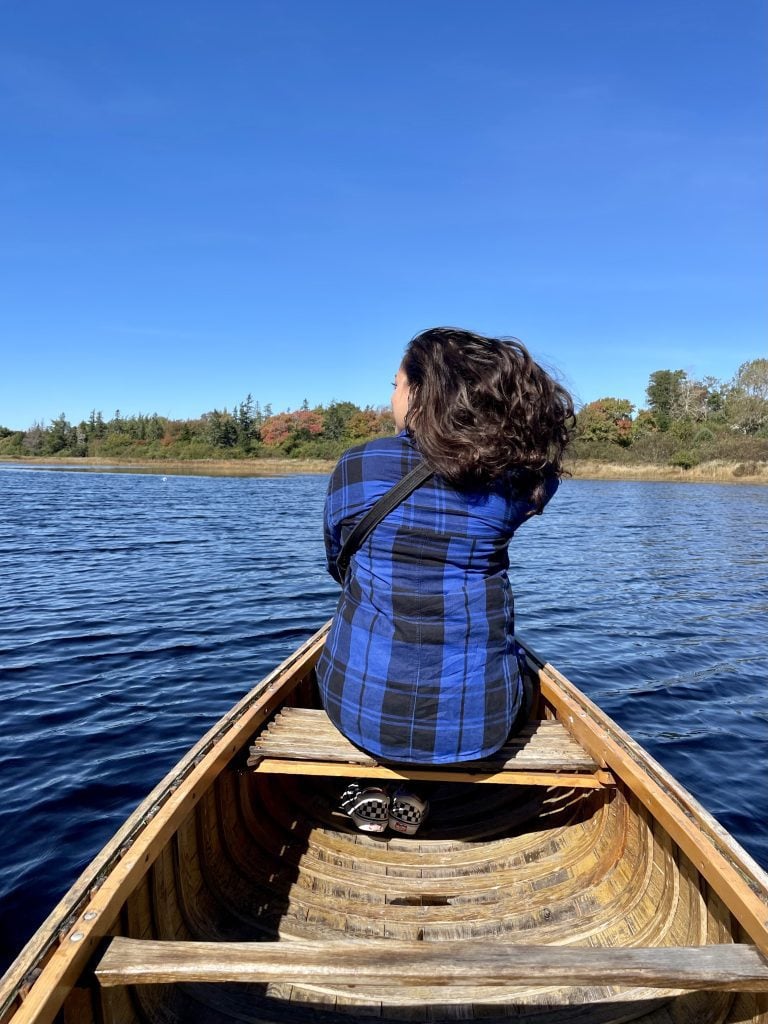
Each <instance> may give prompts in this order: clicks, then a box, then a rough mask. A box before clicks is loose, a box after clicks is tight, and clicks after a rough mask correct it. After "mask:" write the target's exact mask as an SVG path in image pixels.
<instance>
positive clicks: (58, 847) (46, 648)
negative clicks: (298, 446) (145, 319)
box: [0, 466, 768, 969]
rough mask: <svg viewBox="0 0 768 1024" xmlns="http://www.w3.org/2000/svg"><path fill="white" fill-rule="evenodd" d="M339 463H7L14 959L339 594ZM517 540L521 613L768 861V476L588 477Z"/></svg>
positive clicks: (9, 911)
mask: <svg viewBox="0 0 768 1024" xmlns="http://www.w3.org/2000/svg"><path fill="white" fill-rule="evenodd" d="M325 484H326V481H325V480H324V479H323V478H322V477H317V476H295V477H288V478H285V477H282V478H268V479H264V478H261V479H242V478H238V479H233V478H226V477H224V478H222V477H188V476H167V477H162V476H158V475H139V474H131V473H120V474H116V473H108V472H89V473H73V472H61V471H48V470H41V469H34V470H33V469H28V468H22V467H16V466H0V697H2V742H1V743H0V794H1V797H0V969H1V968H3V967H5V966H6V965H7V963H8V962H9V960H10V959H11V958H12V957H13V956H14V955H15V954H16V953H17V952H18V950H19V948H20V947H21V945H22V944H23V943H24V941H26V939H27V938H28V937H29V935H30V934H31V933H32V931H34V929H35V928H36V927H37V926H38V925H39V924H40V922H41V921H42V920H43V918H44V917H45V916H46V914H47V912H48V911H49V910H50V909H51V908H52V906H53V905H54V903H55V902H56V901H57V900H58V899H59V897H60V896H61V895H62V894H63V893H64V891H65V890H66V889H67V888H68V886H69V885H70V884H71V882H72V881H73V880H74V879H75V878H76V877H77V875H78V873H79V872H80V870H81V869H82V868H83V867H84V866H85V865H86V864H87V863H88V861H89V860H90V859H91V858H92V856H93V855H94V854H95V853H96V852H97V851H98V850H99V849H100V847H101V846H102V845H103V844H104V842H105V841H106V840H107V839H108V838H109V836H110V835H111V834H112V833H113V832H114V831H115V829H116V828H117V826H118V825H119V824H120V823H121V822H122V821H123V819H124V818H125V817H126V816H127V814H128V813H129V812H130V811H131V810H132V809H133V808H134V806H135V805H136V804H137V803H138V802H139V801H140V800H141V799H142V797H143V796H144V795H145V794H146V793H147V792H148V791H149V790H150V788H151V787H152V786H153V785H154V784H155V783H156V782H157V781H158V780H159V779H160V778H161V777H162V776H163V775H164V774H165V773H166V771H167V770H168V769H169V768H170V767H171V766H172V765H173V764H174V763H175V762H176V761H177V760H178V758H179V757H180V756H181V754H182V753H183V752H184V751H185V750H186V749H187V748H188V747H189V746H190V745H191V744H192V742H194V741H195V740H196V739H198V738H199V736H200V735H202V733H203V732H204V731H205V730H206V729H207V728H208V727H209V726H210V725H211V724H212V723H213V722H214V721H215V720H216V719H217V718H218V717H219V716H220V715H221V714H222V713H223V712H224V711H225V710H226V709H227V708H229V707H230V706H231V705H232V704H233V703H234V702H235V701H236V700H237V699H239V697H241V696H242V694H243V693H244V692H246V691H247V690H248V689H250V687H251V686H252V685H253V684H254V683H255V682H257V681H258V680H259V678H260V677H261V676H262V675H264V674H266V672H267V671H269V670H270V669H271V668H273V667H274V666H275V665H276V664H278V663H279V662H280V661H281V660H282V659H283V658H284V657H286V656H287V655H288V654H290V652H291V651H292V650H293V649H294V648H295V647H296V646H298V644H299V643H300V642H301V641H303V640H304V639H305V638H306V637H308V636H309V635H310V634H311V633H312V632H314V630H315V629H316V628H318V627H319V626H320V625H321V624H322V623H323V622H324V621H325V620H326V619H328V618H329V617H330V616H331V614H332V613H333V609H334V606H335V602H336V598H337V593H338V591H337V587H336V584H335V583H334V582H333V581H332V580H331V579H330V577H328V576H327V575H326V573H325V569H324V557H323V546H322V536H321V528H320V522H321V511H322V504H323V497H324V491H325ZM510 554H511V560H512V569H511V572H510V575H511V578H512V581H513V586H514V590H515V594H516V608H517V623H518V631H519V633H520V635H521V636H522V637H523V638H524V639H526V640H527V641H528V642H529V643H530V644H531V645H532V646H533V647H534V649H536V650H537V651H538V653H540V654H544V655H546V656H547V658H548V659H549V660H550V661H552V662H553V663H554V664H556V665H557V666H558V667H559V668H560V669H561V670H563V671H564V672H565V674H566V675H568V676H569V677H570V678H571V679H573V681H574V682H575V683H577V684H578V685H579V686H581V687H582V688H583V689H584V690H585V691H586V692H587V693H588V694H589V695H590V696H591V697H592V698H593V699H595V700H596V701H597V702H598V703H599V704H601V705H602V707H603V708H604V709H605V710H606V711H607V712H608V713H609V714H610V715H612V716H613V717H614V718H615V719H617V721H618V722H619V723H620V724H621V725H622V726H623V727H624V728H626V729H628V730H629V731H630V732H631V733H632V734H633V735H634V737H635V738H636V739H637V740H639V742H640V743H642V744H643V745H644V746H645V747H647V748H648V749H649V750H650V751H651V753H652V754H654V756H656V757H657V758H658V760H659V761H661V762H662V764H663V765H664V766H665V767H666V768H668V769H669V770H670V771H671V772H672V773H673V774H675V775H676V776H677V777H678V778H679V779H680V781H681V782H682V783H683V784H684V785H685V786H687V787H688V788H689V789H690V790H691V791H692V792H693V793H694V795H695V796H697V797H698V799H699V800H700V801H701V802H702V803H703V804H704V805H705V806H706V807H707V808H708V809H709V810H710V811H711V812H712V813H714V814H715V815H716V816H717V817H718V818H719V819H720V821H721V822H722V823H723V824H724V825H725V826H726V827H727V828H728V829H729V830H731V831H732V832H733V834H734V835H735V836H736V837H737V839H739V841H740V842H741V843H742V844H743V845H744V846H745V847H746V848H747V850H748V851H749V852H750V853H751V854H752V855H753V856H754V857H755V858H756V859H757V860H758V861H759V862H760V863H762V864H763V866H768V786H767V785H766V782H767V781H768V771H767V770H766V769H767V768H768V750H767V748H768V726H767V721H768V685H767V681H768V615H767V613H768V489H767V488H759V487H748V486H743V487H735V486H726V485H723V486H718V485H703V484H702V485H694V484H689V485H681V484H654V483H613V482H605V481H594V482H591V481H566V482H565V483H564V484H563V486H562V488H561V490H560V492H559V493H558V495H557V496H556V498H555V500H554V501H553V502H552V504H551V506H550V507H549V508H548V510H547V512H546V514H545V515H544V516H542V517H539V518H535V519H533V520H531V521H530V522H529V523H527V524H526V525H525V526H524V527H523V528H522V529H521V530H520V532H519V534H518V536H517V537H516V538H515V539H514V540H513V542H512V546H511V549H510Z"/></svg>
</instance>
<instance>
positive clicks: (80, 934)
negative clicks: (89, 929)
mask: <svg viewBox="0 0 768 1024" xmlns="http://www.w3.org/2000/svg"><path fill="white" fill-rule="evenodd" d="M84 938H85V932H72V934H71V935H70V936H69V941H70V942H79V941H80V940H81V939H84Z"/></svg>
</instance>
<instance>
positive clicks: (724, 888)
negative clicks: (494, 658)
mask: <svg viewBox="0 0 768 1024" xmlns="http://www.w3.org/2000/svg"><path fill="white" fill-rule="evenodd" d="M326 630H327V627H325V628H324V629H322V630H320V631H319V632H318V633H317V634H316V635H315V636H313V637H312V638H311V639H310V640H309V641H308V642H307V643H306V644H305V645H304V646H303V647H301V648H300V649H299V650H298V651H297V652H296V653H295V654H294V655H293V656H292V657H290V658H289V659H288V660H287V661H286V662H285V663H284V664H283V665H281V666H280V667H279V668H278V669H276V670H275V671H274V672H272V673H271V674H270V675H269V676H267V678H266V679H264V680H263V681H262V682H261V683H260V684H259V685H258V686H256V687H255V688H254V689H253V690H252V691H251V692H250V693H249V694H248V695H247V696H246V697H245V698H244V699H243V700H242V701H241V702H240V703H239V704H238V705H237V706H236V707H235V708H233V709H232V711H231V712H229V713H228V714H227V715H226V716H225V717H224V718H223V719H222V720H221V721H220V722H219V723H218V724H217V725H216V726H215V727H214V728H213V729H212V730H211V731H210V732H209V733H208V734H207V735H206V736H205V737H203V739H202V740H201V741H200V742H199V743H198V744H197V745H196V746H195V747H194V748H193V749H192V750H191V751H190V752H189V753H188V754H187V755H186V756H185V757H184V758H183V759H182V761H181V762H180V763H179V764H178V765H177V766H176V768H174V770H173V771H172V772H171V773H170V774H169V775H168V776H167V777H166V778H165V779H164V780H163V781H162V782H161V783H160V784H159V785H158V786H157V787H156V788H155V790H154V791H153V792H152V793H151V794H150V795H149V797H147V799H146V800H145V801H144V803H142V804H141V806H140V807H139V808H138V809H137V810H136V812H135V813H134V814H133V815H132V816H131V817H130V818H129V819H128V821H127V822H126V823H125V825H124V826H123V827H122V828H121V829H120V830H119V832H118V833H117V835H115V837H114V838H113V839H112V841H111V842H110V843H109V844H108V845H107V846H106V847H105V848H104V849H103V850H102V851H101V853H100V854H99V855H98V856H97V857H96V859H95V860H94V861H93V863H92V864H91V865H90V866H89V867H88V868H87V870H86V871H85V872H84V873H83V875H82V877H81V878H80V879H79V880H78V881H77V882H76V884H75V885H74V886H73V887H72V889H71V890H70V891H69V892H68V893H67V895H66V896H65V897H64V899H63V900H62V901H61V903H60V904H59V906H58V907H56V909H55V910H54V911H53V913H52V914H51V915H50V917H49V918H48V920H47V921H46V922H45V923H44V925H43V926H42V927H41V928H40V930H39V931H38V932H37V934H36V935H35V936H34V937H33V938H32V940H31V941H30V942H29V943H28V945H27V946H26V948H25V949H24V950H23V951H22V953H21V955H20V956H19V958H18V959H17V960H16V962H15V963H14V964H13V965H12V966H11V968H10V970H9V971H8V972H7V974H6V975H5V977H4V979H3V980H2V983H1V984H0V1024H10V1022H13V1024H33V1022H34V1024H43V1022H51V1021H60V1022H63V1024H139V1022H141V1024H145V1022H147V1024H149V1022H152V1024H161V1022H162V1024H174V1022H177V1021H180V1022H191V1024H227V1022H235V1021H236V1022H239V1024H243V1022H253V1024H282V1022H292V1024H293V1022H302V1024H309V1022H314V1024H349V1022H350V1020H364V1019H366V1018H368V1017H374V1018H377V1019H378V1020H379V1021H390V1020H391V1021H401V1020H427V1021H453V1020H459V1019H460V1020H467V1019H475V1018H477V1019H480V1020H483V1021H485V1022H486V1024H489V1022H501V1021H515V1022H519V1021H535V1022H536V1024H565V1022H571V1021H572V1022H581V1024H586V1022H599V1024H608V1022H617V1024H618V1022H620V1021H622V1022H623V1021H644V1022H655V1024H685V1022H690V1024H726V1022H731V1024H736V1022H739V1024H743V1022H748V1021H752V1022H757V1021H763V1022H766V1021H768V960H767V959H766V954H767V953H768V878H767V877H766V875H765V873H764V872H763V871H762V870H761V869H760V868H759V867H758V865H756V864H755V863H754V861H752V859H751V858H750V857H749V856H748V855H747V854H746V852H745V851H744V850H743V849H742V848H741V847H740V846H739V845H738V844H737V843H736V841H735V840H734V839H733V838H732V837H731V836H730V835H729V834H728V833H727V832H726V831H725V830H724V829H723V828H722V827H720V826H719V825H718V823H717V822H716V821H715V820H714V819H713V818H712V817H711V816H710V815H709V814H707V813H706V811H704V810H703V808H701V807H700V806H699V804H697V802H696V801H695V800H694V799H693V798H692V797H691V796H690V794H688V793H687V792H686V791H685V790H684V789H683V788H682V787H681V786H680V785H679V784H678V783H677V782H676V781H675V780H674V779H673V778H672V777H670V775H668V774H667V773H666V772H665V771H664V770H663V769H662V768H661V767H660V766H659V765H658V764H657V763H656V762H655V761H653V760H652V759H651V758H650V757H649V756H648V754H646V753H645V751H643V750H642V749H641V748H640V747H639V746H638V745H637V744H636V743H634V742H633V741H632V740H631V739H630V737H629V736H627V735H626V733H624V732H622V730H621V729H619V728H618V726H617V725H616V724H615V723H614V722H612V721H611V720H610V719H609V718H608V717H607V716H606V715H604V714H603V713H602V712H601V711H600V709H599V708H597V707H596V706H595V705H594V704H593V703H592V702H591V701H589V700H588V699H587V698H586V697H585V696H584V695H583V694H582V693H580V692H579V690H577V689H576V687H574V686H573V685H572V684H571V683H570V682H569V681H568V680H567V679H565V678H564V677H563V676H562V675H561V674H560V673H558V672H557V671H556V669H554V668H553V667H552V666H551V665H549V664H546V663H545V662H544V661H543V660H542V659H541V658H539V657H538V656H537V655H536V654H535V653H534V652H532V651H528V652H527V653H528V658H529V664H530V666H531V669H532V671H533V672H534V673H535V674H536V675H538V679H539V683H540V690H541V694H540V697H539V699H538V705H537V707H536V709H535V721H533V722H532V723H531V725H530V727H529V729H528V730H527V731H526V733H525V734H524V736H523V738H522V739H521V740H517V741H515V742H514V743H511V745H510V746H509V748H508V749H505V751H504V752H503V754H501V755H499V757H498V758H496V759H492V761H491V762H487V763H484V764H483V765H473V766H472V769H471V770H470V768H469V767H468V766H465V767H464V768H463V769H462V770H461V771H456V770H451V769H443V770H441V771H439V772H436V773H435V772H430V771H429V770H427V771H423V770H422V771H420V772H417V771H411V770H409V769H407V768H401V769H398V768H395V767H392V766H386V765H377V764H376V763H375V762H374V761H373V760H372V759H370V758H368V757H367V755H365V754H363V753H362V752H360V751H357V750H356V749H355V748H354V747H351V745H350V744H346V746H345V743H346V741H344V740H343V738H341V737H340V736H339V735H338V733H335V730H333V729H332V727H331V726H330V724H329V723H328V722H327V719H326V718H325V716H324V713H323V712H322V711H320V710H319V704H318V700H317V690H316V684H315V680H314V665H315V662H316V660H317V657H318V655H319V653H320V650H321V649H322V645H323V642H324V639H325V635H326ZM297 738H298V739H299V740H300V744H299V743H298V740H297ZM292 744H293V746H292ZM297 745H299V746H300V749H296V747H297ZM249 762H250V764H249ZM350 774H352V775H358V776H361V777H371V778H382V777H385V778H396V777H407V778H414V777H416V778H421V777H423V778H426V779H427V780H428V781H426V782H425V783H424V785H426V786H427V787H428V789H429V790H430V798H431V801H432V813H431V816H430V819H429V820H428V822H427V823H426V825H425V826H424V827H423V830H422V832H421V833H419V834H418V835H416V836H414V837H410V838H409V837H397V836H393V835H391V834H386V835H383V836H375V835H367V834H362V833H359V832H357V831H355V830H354V829H353V828H352V826H351V823H350V821H349V819H347V818H346V817H345V816H344V815H342V814H340V813H339V812H338V810H337V800H338V796H339V793H340V792H341V789H342V788H343V787H344V785H345V784H346V781H347V779H346V776H348V775H350ZM478 783H482V784H481V785H478Z"/></svg>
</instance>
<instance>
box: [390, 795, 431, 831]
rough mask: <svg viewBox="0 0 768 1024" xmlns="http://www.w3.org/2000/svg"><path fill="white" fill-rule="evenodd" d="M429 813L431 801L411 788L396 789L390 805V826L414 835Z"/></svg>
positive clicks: (394, 829)
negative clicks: (412, 791) (423, 798)
mask: <svg viewBox="0 0 768 1024" xmlns="http://www.w3.org/2000/svg"><path fill="white" fill-rule="evenodd" d="M428 814H429V802H428V801H427V800H422V798H421V797H420V796H417V795H416V794H415V793H411V792H409V790H407V789H404V788H401V789H398V790H396V791H395V795H394V796H393V797H392V802H391V803H390V805H389V827H390V828H391V829H392V831H393V832H400V833H401V835H405V836H412V835H415V834H416V832H418V830H419V827H420V826H421V823H422V822H423V821H424V820H425V818H426V817H427V815H428Z"/></svg>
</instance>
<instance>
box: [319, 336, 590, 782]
mask: <svg viewBox="0 0 768 1024" xmlns="http://www.w3.org/2000/svg"><path fill="white" fill-rule="evenodd" d="M392 411H393V414H394V418H395V426H396V428H397V431H398V433H397V435H396V436H395V437H390V438H382V439H377V440H375V441H370V442H368V443H367V444H364V445H360V446H359V447H357V448H352V449H350V450H349V451H347V452H345V454H344V455H343V456H342V457H341V460H340V461H339V463H338V465H337V467H336V469H335V470H334V472H333V475H332V476H331V481H330V485H329V489H328V496H327V500H326V507H325V539H326V550H327V555H328V568H329V571H330V572H331V574H332V575H334V576H335V578H336V579H337V580H338V581H339V582H340V583H342V584H343V590H342V595H341V599H340V602H339V606H338V609H337V612H336V616H335V618H334V621H333V624H332V626H331V631H330V634H329V637H328V642H327V644H326V646H325V649H324V651H323V654H322V656H321V658H320V661H319V663H318V668H317V676H318V682H319V686H320V693H321V695H322V700H323V703H324V706H325V708H326V711H327V712H328V715H329V717H330V719H331V721H333V722H334V724H335V725H336V726H337V728H338V729H339V730H340V731H341V732H343V733H344V734H345V735H346V736H347V737H348V738H349V739H350V740H352V741H353V742H354V743H355V744H357V745H358V746H359V747H361V748H363V749H364V750H367V751H369V752H370V753H372V754H374V755H375V756H376V757H377V758H380V759H382V760H389V761H399V762H404V763H411V764H454V763H457V762H461V761H470V760H474V759H477V758H482V757H486V756H488V755H490V754H493V753H494V752H495V751H496V750H498V749H499V748H500V747H501V746H502V745H503V743H504V741H505V739H506V738H507V736H508V735H509V732H510V729H511V727H512V724H513V722H514V719H515V714H516V712H517V710H518V708H519V706H520V701H521V694H522V683H521V679H520V674H519V670H518V665H517V660H516V657H515V642H514V612H513V600H512V592H511V589H510V584H509V580H508V578H507V572H506V570H507V568H508V565H509V561H508V555H507V545H508V544H509V541H510V539H511V537H512V535H513V534H514V533H515V531H516V530H517V528H518V527H519V526H520V525H521V524H522V523H524V522H525V520H526V519H527V518H528V517H529V516H531V515H533V514H536V513H540V512H541V511H542V510H543V508H544V506H545V505H546V503H547V502H548V501H549V499H550V498H551V497H552V495H553V494H554V492H555V490H556V489H557V486H558V482H559V478H560V476H561V474H562V456H563V451H564V449H565V447H566V445H567V443H568V438H569V427H570V425H571V422H572V418H573V404H572V402H571V399H570V396H569V395H568V394H567V392H566V391H565V390H564V389H563V388H562V387H561V386H560V385H559V384H557V383H556V382H555V381H554V380H553V379H552V378H551V377H550V376H549V375H548V374H547V373H546V372H545V371H544V370H543V369H542V368H541V367H540V366H538V365H537V364H536V363H535V362H534V361H533V360H532V359H531V357H530V355H529V354H528V352H527V351H526V349H525V348H524V347H523V345H521V344H520V343H519V342H517V341H506V340H499V339H496V338H486V337H483V336H481V335H478V334H473V333H471V332H469V331H463V330H458V329H454V328H447V327H441V328H435V329H432V330H428V331H424V332H423V333H421V334H419V335H417V336H416V337H415V338H414V339H413V340H412V341H411V342H410V344H409V345H408V348H407V349H406V352H405V356H404V358H403V361H402V364H401V366H400V368H399V370H398V371H397V375H396V377H395V381H394V394H393V396H392ZM421 460H425V461H426V463H427V464H428V467H429V468H430V469H432V470H433V471H434V475H433V476H432V477H430V478H429V479H428V480H427V481H426V483H424V484H422V485H421V486H420V487H419V488H418V489H417V490H415V491H414V492H413V493H412V494H411V495H410V496H409V497H408V498H407V499H406V500H405V501H404V502H403V503H402V504H401V505H399V506H398V507H397V508H395V509H394V511H392V512H391V513H390V514H389V515H388V516H387V517H386V518H385V519H383V520H382V521H381V522H380V523H379V525H378V526H377V527H376V528H375V529H374V531H373V532H372V533H371V534H370V536H369V537H368V538H367V540H366V541H365V542H364V543H363V544H362V546H361V547H360V549H359V550H358V551H357V553H356V554H355V555H354V557H353V558H352V561H351V563H350V567H349V571H348V573H347V575H346V578H345V579H344V580H343V581H342V580H341V578H340V576H339V572H338V569H337V567H336V560H337V558H338V555H339V552H340V550H341V546H342V543H343V541H344V539H345V537H346V536H347V535H348V534H349V532H350V530H351V529H352V528H353V527H354V525H355V523H356V522H357V521H358V520H359V519H360V517H361V516H362V515H363V514H365V512H366V511H367V510H368V509H369V508H370V507H371V506H372V505H373V504H374V503H375V502H376V501H377V500H378V498H380V497H381V496H382V495H383V494H384V493H385V492H387V491H388V490H389V488H391V487H392V486H393V485H394V484H395V483H397V481H398V480H400V479H401V478H402V477H403V476H404V475H405V474H406V473H408V472H409V471H410V470H411V469H413V468H414V467H415V466H416V465H417V464H418V463H419V462H420V461H421ZM385 795H386V794H385Z"/></svg>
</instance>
